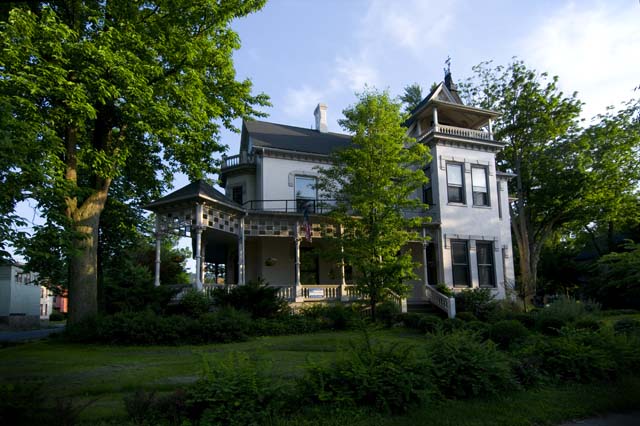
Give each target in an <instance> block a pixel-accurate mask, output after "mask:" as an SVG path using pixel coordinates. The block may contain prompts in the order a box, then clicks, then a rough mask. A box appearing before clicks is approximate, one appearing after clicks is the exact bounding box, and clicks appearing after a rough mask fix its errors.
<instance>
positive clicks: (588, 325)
mask: <svg viewBox="0 0 640 426" xmlns="http://www.w3.org/2000/svg"><path fill="white" fill-rule="evenodd" d="M573 326H574V328H576V329H577V330H589V331H598V330H599V329H600V322H599V321H598V320H597V319H595V318H593V317H584V318H579V319H578V320H576V322H575V323H573Z"/></svg>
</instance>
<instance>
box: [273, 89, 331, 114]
mask: <svg viewBox="0 0 640 426" xmlns="http://www.w3.org/2000/svg"><path fill="white" fill-rule="evenodd" d="M325 97H326V94H325V93H324V92H323V91H322V90H319V89H316V88H313V87H310V86H307V85H304V86H302V87H300V88H297V89H293V88H288V89H287V90H286V92H285V95H284V101H283V104H282V111H283V112H284V113H285V114H286V115H287V116H289V117H291V118H296V119H300V118H307V117H312V115H311V112H313V109H314V108H315V107H316V105H317V104H318V103H319V102H322V101H323V100H324V99H325Z"/></svg>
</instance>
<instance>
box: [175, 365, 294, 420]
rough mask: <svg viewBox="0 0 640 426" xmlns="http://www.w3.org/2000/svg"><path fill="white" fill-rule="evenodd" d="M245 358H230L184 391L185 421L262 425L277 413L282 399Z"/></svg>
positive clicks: (260, 371) (265, 377) (211, 369)
mask: <svg viewBox="0 0 640 426" xmlns="http://www.w3.org/2000/svg"><path fill="white" fill-rule="evenodd" d="M265 371H266V369H264V368H259V366H257V365H256V364H255V362H252V361H251V360H250V359H249V357H248V356H247V355H246V354H231V355H230V356H229V357H228V358H227V359H226V360H224V361H221V362H218V363H216V364H214V365H213V366H211V367H210V368H209V367H208V365H206V363H205V374H204V376H203V378H202V379H200V380H199V381H197V382H196V383H194V384H193V385H191V386H189V387H188V388H187V389H186V397H185V403H186V407H187V413H188V417H189V418H190V419H191V420H192V421H195V422H197V423H198V424H203V425H214V424H215V425H218V424H220V425H229V426H233V425H238V426H245V425H263V424H265V423H266V422H267V420H268V419H269V418H271V417H273V415H274V414H275V413H277V412H278V411H280V409H281V408H282V404H283V403H284V402H285V398H281V397H280V396H281V395H280V392H279V390H278V389H277V388H276V387H274V386H273V385H272V384H271V383H272V381H271V380H270V378H269V377H268V376H267V375H266V374H265Z"/></svg>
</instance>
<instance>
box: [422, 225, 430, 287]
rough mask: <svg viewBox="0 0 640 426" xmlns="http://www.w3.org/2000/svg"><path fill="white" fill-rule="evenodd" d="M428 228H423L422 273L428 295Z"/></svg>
mask: <svg viewBox="0 0 640 426" xmlns="http://www.w3.org/2000/svg"><path fill="white" fill-rule="evenodd" d="M427 245H428V242H427V230H426V229H425V228H422V274H423V277H424V278H423V282H424V287H425V288H424V291H425V294H423V295H424V296H426V290H427V286H428V285H429V273H428V270H427Z"/></svg>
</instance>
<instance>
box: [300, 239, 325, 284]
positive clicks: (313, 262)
mask: <svg viewBox="0 0 640 426" xmlns="http://www.w3.org/2000/svg"><path fill="white" fill-rule="evenodd" d="M318 263H319V259H318V255H317V254H316V253H315V252H314V250H313V248H311V247H300V284H318V283H319V281H320V277H319V273H318V269H319V268H318Z"/></svg>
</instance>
